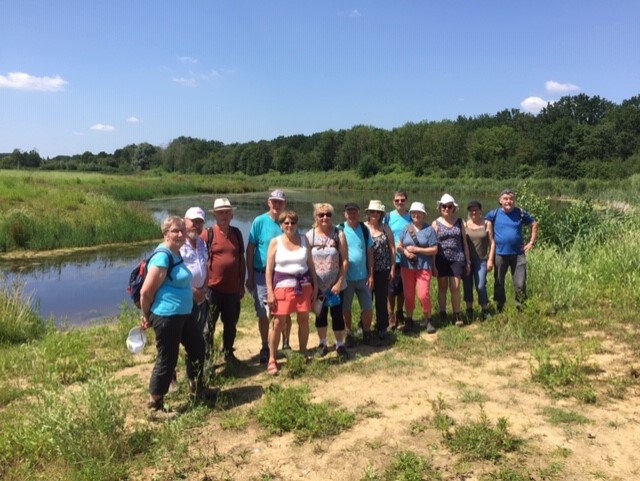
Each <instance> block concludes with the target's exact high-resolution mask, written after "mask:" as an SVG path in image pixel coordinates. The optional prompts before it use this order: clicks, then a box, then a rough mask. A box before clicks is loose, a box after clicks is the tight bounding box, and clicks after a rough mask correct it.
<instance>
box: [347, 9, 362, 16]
mask: <svg viewBox="0 0 640 481" xmlns="http://www.w3.org/2000/svg"><path fill="white" fill-rule="evenodd" d="M349 16H350V17H351V18H355V17H361V16H362V14H361V13H360V11H359V10H358V9H357V8H355V9H353V10H352V11H351V12H350V13H349Z"/></svg>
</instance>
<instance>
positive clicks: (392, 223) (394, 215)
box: [388, 210, 411, 264]
mask: <svg viewBox="0 0 640 481" xmlns="http://www.w3.org/2000/svg"><path fill="white" fill-rule="evenodd" d="M408 224H411V214H410V213H409V212H407V213H406V214H405V215H400V214H399V213H398V211H397V210H394V211H393V212H390V213H389V224H388V225H389V227H390V228H391V232H393V238H394V239H396V240H397V239H398V237H400V234H401V233H402V229H404V228H405V227H406V226H407V225H408ZM400 258H401V255H400V253H399V252H396V264H400Z"/></svg>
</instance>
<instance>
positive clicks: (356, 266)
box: [344, 223, 373, 281]
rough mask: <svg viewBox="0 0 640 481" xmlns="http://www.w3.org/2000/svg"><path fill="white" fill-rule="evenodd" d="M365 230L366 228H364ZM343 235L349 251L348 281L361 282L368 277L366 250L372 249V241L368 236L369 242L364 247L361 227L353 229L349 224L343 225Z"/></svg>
mask: <svg viewBox="0 0 640 481" xmlns="http://www.w3.org/2000/svg"><path fill="white" fill-rule="evenodd" d="M364 228H365V229H366V228H367V227H364ZM344 235H345V237H346V239H347V247H348V250H349V269H347V280H348V281H361V280H363V279H366V278H367V277H368V270H367V250H368V249H372V248H373V241H372V240H371V235H369V242H367V245H366V246H365V245H364V234H363V232H362V226H361V225H360V224H358V226H357V227H356V228H355V229H353V228H351V227H349V224H347V223H345V224H344Z"/></svg>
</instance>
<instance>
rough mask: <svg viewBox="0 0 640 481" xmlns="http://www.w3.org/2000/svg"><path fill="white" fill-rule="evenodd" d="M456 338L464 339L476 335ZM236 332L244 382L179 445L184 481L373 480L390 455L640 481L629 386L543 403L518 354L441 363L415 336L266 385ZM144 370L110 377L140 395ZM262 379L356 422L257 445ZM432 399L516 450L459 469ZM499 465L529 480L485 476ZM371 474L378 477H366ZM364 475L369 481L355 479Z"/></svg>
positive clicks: (599, 359) (479, 468)
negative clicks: (553, 418)
mask: <svg viewBox="0 0 640 481" xmlns="http://www.w3.org/2000/svg"><path fill="white" fill-rule="evenodd" d="M465 329H470V330H471V332H473V331H474V330H476V329H482V326H481V325H472V326H468V327H466V328H465ZM240 331H241V335H240V336H239V337H238V342H237V356H238V358H240V359H241V360H244V361H246V362H247V364H248V365H249V366H250V368H249V369H250V370H252V371H253V372H255V374H254V375H250V376H248V377H246V378H243V379H242V380H240V381H239V382H238V383H237V384H236V385H234V386H233V387H230V388H226V387H225V388H224V389H223V393H225V392H226V394H227V395H228V396H229V397H231V398H232V399H233V400H234V401H235V402H236V403H237V406H236V407H232V408H230V409H228V410H226V411H214V412H212V414H211V416H210V422H209V423H208V425H206V426H205V427H204V428H200V429H199V432H198V435H197V438H196V439H197V440H196V441H194V442H192V443H191V446H190V453H191V455H192V456H193V459H195V460H199V461H198V462H195V461H192V462H191V464H190V465H191V470H190V471H189V473H188V476H187V479H194V480H196V479H197V480H202V479H225V480H226V479H229V480H230V479H233V480H267V479H272V480H273V479H278V480H306V481H316V480H317V481H321V480H322V481H325V480H362V479H384V478H383V477H382V474H383V473H384V470H385V468H386V466H387V465H388V463H389V462H390V460H391V458H392V456H393V455H394V454H396V453H398V452H399V451H405V450H410V451H413V452H415V453H416V454H419V455H423V456H426V457H427V458H428V459H430V460H431V462H432V464H433V465H434V466H435V467H436V468H437V469H438V471H439V472H440V474H441V475H442V479H459V480H477V479H483V476H485V477H484V479H534V480H543V479H558V480H576V481H583V480H591V479H593V480H596V479H606V480H625V481H626V480H634V479H640V426H639V424H640V403H639V402H638V399H639V397H638V395H639V393H640V386H639V385H638V384H637V383H636V385H635V386H633V387H632V388H631V389H630V390H629V391H628V392H627V395H626V396H625V400H621V401H618V400H612V399H611V398H604V397H603V398H602V399H603V401H602V404H595V405H586V404H583V403H581V402H579V401H577V400H575V399H572V398H563V399H553V398H552V397H550V396H549V395H548V394H547V393H546V392H545V391H544V390H543V389H542V388H541V387H540V386H539V385H537V384H534V383H532V381H531V373H530V354H529V353H519V354H518V355H515V356H514V355H511V356H509V357H508V358H504V359H491V360H487V361H484V362H478V361H473V362H462V361H459V360H452V359H450V358H448V357H444V356H442V355H440V354H439V353H438V350H437V348H436V347H435V346H436V344H437V341H436V339H437V334H436V335H435V336H431V337H429V338H427V335H426V334H422V337H423V338H424V339H425V340H427V342H428V343H429V344H426V343H425V348H424V349H423V350H422V351H423V352H422V353H421V354H415V353H412V352H413V351H410V352H407V350H400V349H398V346H390V347H388V348H379V349H372V348H368V347H359V348H357V349H355V350H353V351H352V353H353V354H356V353H359V354H361V356H358V358H356V359H353V360H351V361H350V362H349V363H347V364H345V365H343V367H340V368H338V369H337V370H336V371H335V372H337V374H336V375H335V377H334V378H332V379H325V378H323V379H314V378H311V377H309V376H304V377H303V378H301V380H297V379H296V380H291V379H288V378H287V377H286V376H279V377H278V378H277V379H273V378H271V377H270V376H268V375H267V374H266V372H265V368H264V366H259V365H257V364H256V363H255V361H254V360H253V356H254V355H255V354H256V353H257V350H256V348H257V347H258V346H259V337H258V335H257V329H256V332H252V331H253V329H250V328H246V327H241V330H240ZM294 335H295V328H294ZM311 339H312V340H311V342H310V345H315V344H316V339H315V337H314V334H313V333H312V337H311ZM147 351H149V349H147ZM627 355H628V353H625V352H624V351H621V352H617V351H616V350H614V349H607V353H604V354H599V355H597V356H594V358H593V361H594V362H595V363H596V364H597V366H598V367H599V369H600V374H599V376H610V375H614V374H616V373H619V372H621V370H624V369H626V368H627V367H628V361H625V359H629V358H628V357H627ZM330 356H335V353H331V354H330ZM387 366H388V367H387ZM150 370H151V364H150V363H143V364H140V365H138V366H136V367H135V368H130V369H128V370H126V371H124V372H122V373H121V374H122V375H128V376H131V375H132V376H134V377H136V378H139V380H140V383H139V385H140V391H139V396H141V397H142V396H144V387H145V386H146V383H147V381H148V377H149V374H150ZM331 372H334V371H331ZM272 382H277V383H282V384H284V385H297V384H300V383H306V384H308V385H309V387H310V389H311V392H312V393H313V396H314V401H325V400H330V401H334V402H336V403H338V404H339V405H340V406H342V407H345V408H348V409H350V410H353V411H355V412H356V413H357V421H356V423H355V425H354V426H353V427H352V428H351V429H349V430H347V431H345V432H343V433H341V434H340V435H338V436H336V437H334V438H329V439H322V440H316V441H310V442H303V443H298V442H296V440H295V439H294V436H293V435H291V434H286V435H283V436H275V437H272V436H268V435H267V434H266V432H265V431H264V430H263V429H262V428H261V427H260V426H259V425H258V424H257V422H256V421H255V416H254V415H252V414H251V413H250V411H251V409H252V408H255V407H257V406H258V405H259V404H260V402H261V400H260V398H261V393H262V390H263V389H264V388H266V387H267V386H268V385H269V384H271V383H272ZM136 395H138V393H136ZM438 398H440V399H441V400H442V401H443V402H444V403H445V404H446V406H447V410H446V413H447V414H448V415H449V416H451V417H452V418H454V419H455V421H456V423H457V424H458V425H459V424H461V423H464V422H465V421H469V420H477V419H479V417H480V413H481V411H482V410H484V412H485V413H486V415H487V417H488V419H489V420H490V421H491V422H492V424H494V425H495V423H496V421H497V420H498V418H499V417H505V418H506V419H507V420H508V423H509V432H511V433H513V434H514V435H516V436H518V437H520V438H522V439H524V440H525V443H524V444H523V446H522V447H521V448H520V449H519V450H518V451H517V452H515V453H510V454H507V455H505V456H504V458H503V459H502V460H500V461H498V462H497V463H492V462H465V461H461V459H460V456H459V455H454V454H452V453H451V452H450V451H449V450H448V449H447V448H446V447H445V446H444V444H443V442H442V436H441V434H440V432H439V431H437V430H436V429H435V428H434V427H433V424H432V422H431V419H432V418H433V416H434V410H433V408H432V401H434V400H436V399H438ZM545 407H555V408H560V409H563V410H566V411H573V412H576V413H579V414H581V415H582V416H584V417H585V418H587V419H588V420H589V422H588V423H586V424H575V423H574V424H560V425H552V424H551V423H550V422H549V419H548V417H547V416H546V415H545V414H543V411H542V410H543V408H545ZM229 413H238V414H241V415H246V416H247V417H248V419H249V424H248V428H247V429H246V430H245V431H240V432H238V431H233V430H224V429H222V427H221V422H220V421H221V416H224V415H229ZM506 466H509V467H510V468H513V469H515V470H517V471H518V472H520V473H522V474H523V475H524V474H526V475H528V477H522V478H514V477H510V478H507V477H506V475H505V477H504V478H499V477H493V478H487V477H486V475H487V473H497V472H498V471H499V470H500V468H501V467H502V468H505V469H506ZM374 468H375V470H376V472H377V473H378V474H379V475H380V476H381V477H380V478H375V477H373V475H372V473H373V469H374ZM160 472H163V470H162V469H160ZM367 472H368V473H369V478H366V477H365V473H367ZM148 474H149V473H146V475H148ZM156 474H158V473H156ZM166 475H167V473H166V472H165V474H164V476H166ZM160 479H171V477H170V476H169V477H167V478H160Z"/></svg>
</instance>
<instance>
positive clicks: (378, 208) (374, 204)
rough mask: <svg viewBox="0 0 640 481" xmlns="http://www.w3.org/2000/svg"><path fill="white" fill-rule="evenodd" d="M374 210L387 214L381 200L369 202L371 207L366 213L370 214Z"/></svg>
mask: <svg viewBox="0 0 640 481" xmlns="http://www.w3.org/2000/svg"><path fill="white" fill-rule="evenodd" d="M372 210H373V211H376V212H385V210H384V205H383V204H382V202H381V201H379V200H370V201H369V207H367V209H366V210H365V212H369V211H372Z"/></svg>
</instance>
